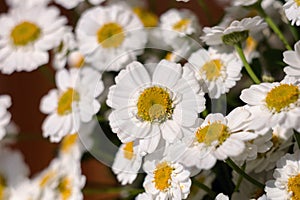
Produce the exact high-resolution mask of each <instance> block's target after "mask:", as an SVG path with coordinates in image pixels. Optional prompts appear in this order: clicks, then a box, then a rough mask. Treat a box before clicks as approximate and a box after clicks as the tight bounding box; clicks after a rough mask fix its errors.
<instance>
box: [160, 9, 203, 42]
mask: <svg viewBox="0 0 300 200" xmlns="http://www.w3.org/2000/svg"><path fill="white" fill-rule="evenodd" d="M160 28H161V29H162V36H163V38H164V40H165V41H166V43H167V44H169V45H171V46H172V45H174V43H175V42H176V40H178V39H179V38H183V37H185V36H187V35H188V36H191V35H192V34H194V35H196V36H198V35H199V33H200V25H199V23H198V18H197V16H196V15H195V14H194V13H192V12H191V11H190V10H187V9H181V10H178V9H175V8H173V9H170V10H168V11H167V12H165V13H164V14H162V15H161V17H160ZM164 30H166V31H164Z"/></svg>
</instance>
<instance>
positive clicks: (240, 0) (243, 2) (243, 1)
mask: <svg viewBox="0 0 300 200" xmlns="http://www.w3.org/2000/svg"><path fill="white" fill-rule="evenodd" d="M256 2H258V0H234V1H233V5H234V6H251V5H253V4H255V3H256Z"/></svg>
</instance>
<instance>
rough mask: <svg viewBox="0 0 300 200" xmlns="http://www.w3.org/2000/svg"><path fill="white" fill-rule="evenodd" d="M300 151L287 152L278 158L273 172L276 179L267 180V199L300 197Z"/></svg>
mask: <svg viewBox="0 0 300 200" xmlns="http://www.w3.org/2000/svg"><path fill="white" fill-rule="evenodd" d="M299 162H300V151H299V150H298V151H296V152H295V153H294V154H286V155H285V156H283V157H282V158H281V159H280V160H278V162H277V164H276V166H277V168H276V169H275V172H274V174H273V177H274V178H275V180H270V181H267V182H266V187H265V191H266V193H267V199H270V200H273V199H278V200H279V199H280V200H288V199H299V198H300V196H299V195H300V193H299V192H300V191H299V181H300V168H299V166H300V163H299Z"/></svg>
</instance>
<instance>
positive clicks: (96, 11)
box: [76, 5, 147, 71]
mask: <svg viewBox="0 0 300 200" xmlns="http://www.w3.org/2000/svg"><path fill="white" fill-rule="evenodd" d="M103 16H105V17H103ZM76 36H77V38H78V43H79V44H78V45H79V50H80V52H82V53H83V55H84V56H85V57H86V60H87V62H89V63H93V66H95V67H96V68H97V69H99V70H101V71H105V70H106V71H118V70H120V69H121V68H122V67H123V66H124V64H128V63H129V62H131V61H132V60H135V59H136V56H137V55H140V54H142V53H143V48H144V47H145V44H146V42H147V36H146V33H145V31H144V30H143V24H142V23H141V22H140V20H139V19H138V17H137V16H136V15H135V14H134V13H133V12H132V11H131V9H126V7H125V9H124V7H122V6H120V5H111V6H106V7H94V8H91V9H89V10H87V11H86V12H84V13H83V14H82V16H81V18H80V19H79V21H78V24H77V26H76Z"/></svg>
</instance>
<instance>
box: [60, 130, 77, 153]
mask: <svg viewBox="0 0 300 200" xmlns="http://www.w3.org/2000/svg"><path fill="white" fill-rule="evenodd" d="M77 139H78V134H77V133H75V134H68V135H66V136H65V137H64V139H63V141H62V143H61V147H60V149H61V151H62V152H64V153H66V152H68V151H69V150H70V149H71V148H72V146H73V145H74V144H75V143H76V141H77Z"/></svg>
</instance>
